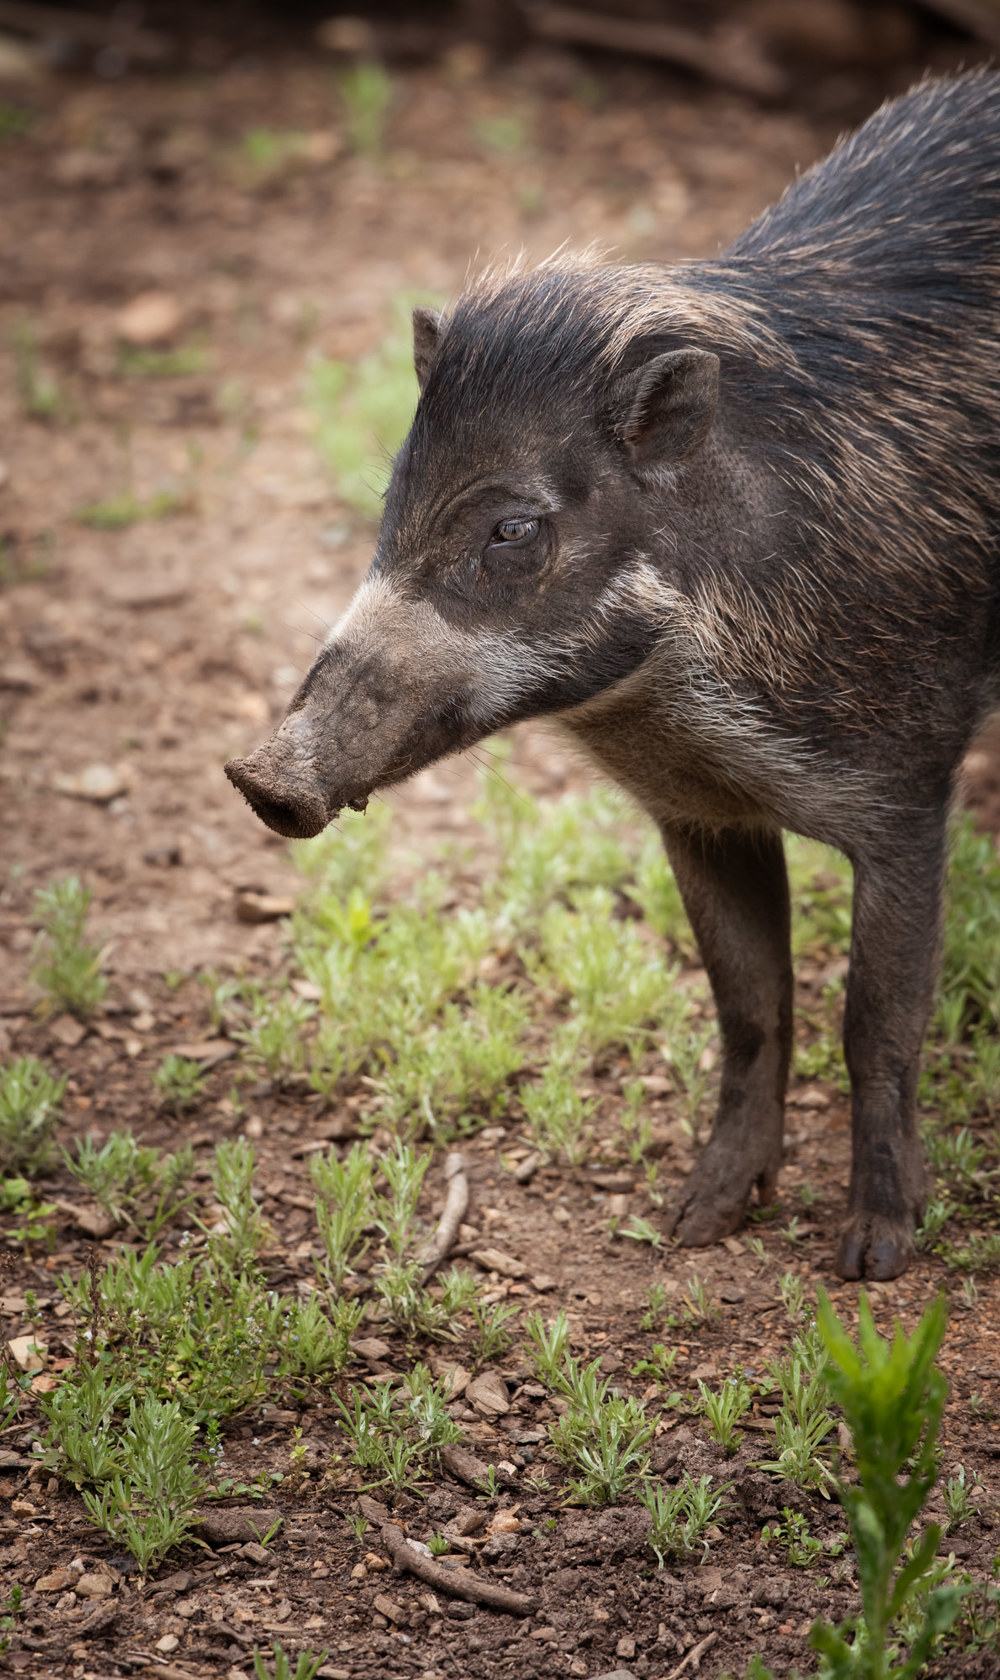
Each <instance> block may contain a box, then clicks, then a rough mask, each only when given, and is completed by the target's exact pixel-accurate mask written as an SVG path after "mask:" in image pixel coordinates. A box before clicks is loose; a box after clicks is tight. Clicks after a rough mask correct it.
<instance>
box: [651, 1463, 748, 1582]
mask: <svg viewBox="0 0 1000 1680" xmlns="http://www.w3.org/2000/svg"><path fill="white" fill-rule="evenodd" d="M731 1485H732V1484H731V1483H729V1482H727V1483H725V1485H724V1486H722V1487H713V1486H712V1478H711V1477H710V1476H701V1477H700V1478H699V1480H698V1481H697V1482H696V1481H695V1479H694V1477H693V1476H691V1475H688V1474H686V1473H685V1475H684V1478H683V1480H682V1481H680V1482H679V1483H678V1484H677V1486H676V1487H675V1488H671V1487H666V1486H665V1485H664V1484H663V1483H662V1482H645V1483H644V1484H643V1486H642V1489H641V1491H640V1493H639V1499H640V1501H641V1503H642V1504H643V1505H644V1506H645V1507H646V1510H647V1511H648V1513H649V1534H648V1540H649V1545H650V1548H651V1550H652V1551H653V1553H654V1555H655V1557H656V1561H657V1563H658V1564H659V1566H660V1568H661V1569H662V1568H663V1566H664V1564H665V1563H666V1561H667V1559H668V1558H674V1557H676V1558H689V1557H693V1556H695V1555H696V1553H697V1552H698V1550H699V1548H700V1550H701V1554H702V1557H707V1556H708V1551H709V1539H708V1536H707V1535H706V1530H707V1529H709V1528H711V1527H712V1525H713V1524H715V1523H716V1522H717V1520H718V1519H719V1518H720V1517H721V1516H722V1514H723V1512H724V1510H725V1506H726V1495H727V1493H728V1492H729V1489H730V1487H731Z"/></svg>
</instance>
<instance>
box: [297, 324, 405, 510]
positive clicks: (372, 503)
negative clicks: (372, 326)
mask: <svg viewBox="0 0 1000 1680" xmlns="http://www.w3.org/2000/svg"><path fill="white" fill-rule="evenodd" d="M419 301H421V300H420V299H419V298H417V297H411V296H408V295H405V294H401V295H400V296H399V297H398V298H397V299H396V300H395V303H394V305H393V310H392V324H391V326H390V328H389V331H388V332H387V333H386V335H385V336H384V338H383V340H382V343H381V345H380V346H379V348H378V349H377V350H374V351H372V352H371V353H370V354H369V355H367V356H363V357H362V358H361V360H360V361H359V362H357V363H356V364H355V365H354V366H349V365H348V364H347V363H346V362H338V361H332V360H330V359H329V358H328V357H325V356H320V355H314V356H313V357H311V359H310V361H309V363H308V366H307V369H306V379H305V401H306V407H307V408H308V410H309V412H310V414H311V416H312V420H313V438H314V441H315V444H316V448H317V450H318V451H319V454H320V457H321V459H322V461H323V463H324V465H325V466H326V468H327V469H328V471H329V472H330V474H331V476H332V478H333V481H334V485H335V487H336V490H337V494H338V496H339V497H340V499H341V500H342V501H343V502H346V503H347V505H348V506H349V507H352V508H355V509H356V510H357V511H358V512H359V513H362V514H365V515H366V516H368V517H369V518H374V517H376V516H377V514H378V513H379V512H380V511H381V505H382V494H383V491H384V490H385V487H386V484H387V483H388V476H389V475H388V469H387V467H386V461H387V460H390V459H391V458H392V456H393V455H395V453H396V451H397V449H398V448H399V445H400V444H401V443H402V441H403V438H404V437H405V435H406V432H407V430H408V428H409V424H410V421H411V420H412V418H413V411H414V409H415V407H416V403H417V379H416V374H415V373H414V371H413V343H412V337H413V335H412V328H411V325H410V314H411V310H412V307H413V304H414V303H417V302H419Z"/></svg>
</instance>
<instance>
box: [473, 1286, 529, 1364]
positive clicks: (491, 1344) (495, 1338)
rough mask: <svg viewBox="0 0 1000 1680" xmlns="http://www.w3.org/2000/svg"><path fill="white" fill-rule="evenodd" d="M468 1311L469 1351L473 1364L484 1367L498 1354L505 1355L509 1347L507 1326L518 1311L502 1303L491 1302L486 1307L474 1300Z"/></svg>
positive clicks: (514, 1307)
mask: <svg viewBox="0 0 1000 1680" xmlns="http://www.w3.org/2000/svg"><path fill="white" fill-rule="evenodd" d="M470 1310H471V1316H472V1330H471V1334H470V1338H469V1349H470V1352H471V1354H472V1358H473V1361H474V1363H475V1364H477V1365H484V1364H486V1363H487V1362H488V1361H489V1360H491V1359H496V1358H497V1356H498V1355H499V1354H501V1353H506V1351H507V1349H508V1348H509V1347H510V1331H509V1330H508V1329H507V1325H508V1324H509V1323H510V1320H511V1319H512V1318H516V1317H517V1313H518V1309H517V1307H516V1306H511V1305H509V1304H508V1303H506V1302H504V1301H493V1302H491V1303H490V1304H489V1305H488V1306H487V1305H484V1303H483V1302H482V1301H478V1300H476V1301H473V1302H472V1305H471V1309H470Z"/></svg>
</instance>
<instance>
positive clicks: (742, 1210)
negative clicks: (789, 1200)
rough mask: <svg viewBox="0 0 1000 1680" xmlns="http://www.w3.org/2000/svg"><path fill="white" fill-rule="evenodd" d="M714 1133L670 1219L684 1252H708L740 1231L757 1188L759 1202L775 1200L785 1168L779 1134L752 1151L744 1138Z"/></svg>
mask: <svg viewBox="0 0 1000 1680" xmlns="http://www.w3.org/2000/svg"><path fill="white" fill-rule="evenodd" d="M738 1141H739V1147H737V1146H736V1144H735V1143H734V1140H733V1139H731V1138H727V1137H725V1136H723V1137H722V1138H721V1140H717V1138H716V1136H715V1134H713V1136H712V1137H711V1138H710V1139H709V1141H708V1143H707V1144H706V1145H705V1149H704V1151H703V1153H702V1155H701V1156H700V1157H699V1159H698V1161H697V1163H696V1164H695V1166H694V1168H693V1169H692V1171H691V1173H690V1175H689V1177H688V1180H687V1183H686V1184H685V1185H684V1188H683V1189H682V1191H681V1192H680V1195H679V1196H678V1198H677V1201H676V1202H675V1204H674V1206H673V1209H672V1211H671V1213H670V1214H669V1215H668V1218H667V1230H668V1234H669V1235H671V1236H674V1237H676V1238H677V1240H678V1242H679V1243H680V1244H681V1246H682V1248H709V1247H711V1245H712V1243H717V1242H721V1241H722V1239H723V1237H731V1236H732V1234H733V1232H734V1231H738V1230H739V1228H740V1226H741V1225H742V1224H743V1221H744V1219H745V1217H746V1211H747V1207H748V1206H749V1203H750V1199H751V1197H752V1196H753V1193H754V1190H755V1189H756V1191H757V1195H758V1198H759V1200H760V1201H761V1203H766V1202H770V1201H772V1200H773V1198H774V1189H775V1185H776V1183H777V1180H778V1168H779V1166H780V1165H781V1132H780V1129H776V1130H775V1132H774V1135H773V1137H772V1138H771V1140H770V1142H769V1141H768V1139H767V1138H764V1139H759V1140H758V1142H759V1144H760V1147H759V1148H758V1149H756V1150H754V1151H753V1152H751V1149H750V1148H748V1147H747V1146H746V1143H745V1140H738Z"/></svg>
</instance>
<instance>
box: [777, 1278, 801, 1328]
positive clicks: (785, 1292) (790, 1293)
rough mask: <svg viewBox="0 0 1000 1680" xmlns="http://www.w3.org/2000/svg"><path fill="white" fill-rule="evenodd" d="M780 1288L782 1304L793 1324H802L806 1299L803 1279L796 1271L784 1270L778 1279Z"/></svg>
mask: <svg viewBox="0 0 1000 1680" xmlns="http://www.w3.org/2000/svg"><path fill="white" fill-rule="evenodd" d="M778 1289H779V1291H780V1293H781V1304H782V1306H783V1307H784V1309H785V1312H786V1313H787V1315H788V1317H789V1318H790V1319H791V1321H792V1323H793V1324H800V1323H801V1321H802V1312H803V1308H804V1306H805V1300H806V1292H805V1285H804V1284H803V1282H802V1279H801V1278H800V1277H799V1276H798V1274H797V1273H795V1272H783V1273H782V1275H781V1277H780V1278H779V1279H778Z"/></svg>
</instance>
